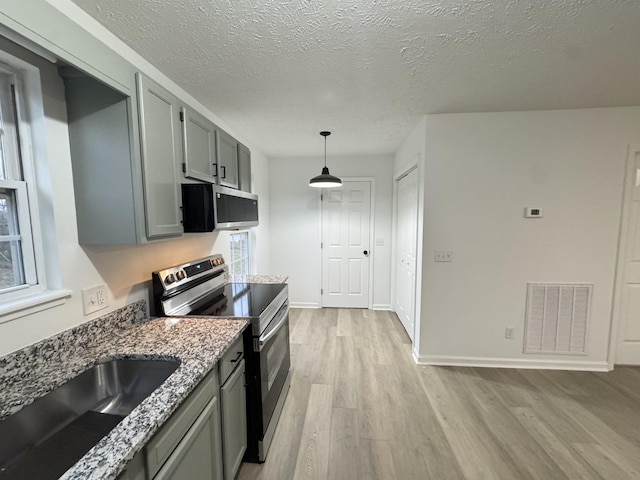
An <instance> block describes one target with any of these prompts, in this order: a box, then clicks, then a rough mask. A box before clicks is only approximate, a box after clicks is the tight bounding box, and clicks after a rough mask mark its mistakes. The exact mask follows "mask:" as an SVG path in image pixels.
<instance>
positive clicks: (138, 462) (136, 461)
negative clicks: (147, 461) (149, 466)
mask: <svg viewBox="0 0 640 480" xmlns="http://www.w3.org/2000/svg"><path fill="white" fill-rule="evenodd" d="M116 480H147V471H146V469H145V468H144V455H143V454H142V453H139V454H138V455H136V456H135V457H133V460H131V461H130V462H129V463H128V464H127V467H126V468H125V470H124V472H122V473H121V474H120V475H118V478H117V479H116Z"/></svg>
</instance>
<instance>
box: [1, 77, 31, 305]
mask: <svg viewBox="0 0 640 480" xmlns="http://www.w3.org/2000/svg"><path fill="white" fill-rule="evenodd" d="M20 125H21V122H20V111H19V108H18V88H17V81H16V76H15V75H14V74H13V73H12V72H11V71H10V70H9V69H7V68H6V67H3V66H1V65H0V295H1V296H2V297H0V298H2V299H3V300H4V299H5V298H6V296H7V294H9V293H11V292H16V291H23V290H25V289H28V288H29V287H30V286H35V285H37V284H38V276H37V272H36V259H35V254H34V246H33V240H32V231H31V212H30V207H29V196H28V189H27V182H26V181H25V178H24V174H23V171H24V170H25V169H23V159H22V149H21V145H20V140H21V138H20V134H21V133H23V132H21V131H20V130H21V129H22V128H24V127H20ZM24 133H25V134H26V132H24Z"/></svg>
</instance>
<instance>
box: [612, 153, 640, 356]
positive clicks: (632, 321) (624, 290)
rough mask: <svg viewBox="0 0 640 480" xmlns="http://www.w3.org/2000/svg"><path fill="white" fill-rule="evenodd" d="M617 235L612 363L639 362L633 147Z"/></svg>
mask: <svg viewBox="0 0 640 480" xmlns="http://www.w3.org/2000/svg"><path fill="white" fill-rule="evenodd" d="M621 235H622V237H621V239H620V253H619V256H620V258H619V260H618V261H619V265H618V268H619V270H620V274H619V277H618V286H617V287H616V288H617V292H616V301H615V305H614V308H615V310H616V317H617V318H618V345H617V348H616V358H615V363H617V364H624V365H640V151H637V150H633V151H632V152H631V157H630V159H629V168H628V169H627V189H626V195H625V204H624V216H623V224H622V230H621Z"/></svg>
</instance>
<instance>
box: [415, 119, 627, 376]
mask: <svg viewBox="0 0 640 480" xmlns="http://www.w3.org/2000/svg"><path fill="white" fill-rule="evenodd" d="M426 136H427V148H426V158H425V172H424V180H425V212H424V249H425V251H424V258H425V265H424V267H425V268H424V270H423V284H422V308H423V310H422V315H421V339H420V340H421V343H420V358H421V360H423V361H427V362H433V363H438V362H442V363H448V364H452V363H462V364H465V363H469V364H478V363H480V364H482V363H485V364H486V363H488V364H491V363H492V362H494V361H498V362H501V363H503V364H510V365H518V364H520V363H521V362H538V363H539V364H545V363H549V362H550V363H551V364H554V365H556V366H558V365H560V366H561V365H564V366H575V367H576V368H581V366H583V367H584V368H605V366H606V359H607V347H608V340H609V330H610V317H611V307H612V292H613V286H614V285H613V282H614V270H615V262H616V253H617V245H618V229H619V223H620V212H621V201H622V190H623V177H624V166H625V162H626V159H627V148H628V145H629V144H633V143H636V144H637V143H639V140H640V108H637V107H634V108H611V109H585V110H573V111H545V112H513V113H487V114H452V115H429V116H427V120H426ZM526 206H533V207H541V208H543V209H544V218H541V219H525V218H524V217H523V211H524V208H525V207H526ZM435 250H448V251H451V252H453V262H452V263H434V262H433V260H432V259H433V252H434V251H435ZM527 282H559V283H592V284H594V290H593V299H592V312H591V313H592V314H591V319H590V331H589V337H588V346H587V355H586V356H584V357H575V356H574V357H568V356H549V355H545V356H535V355H524V354H522V353H521V352H522V341H523V327H524V314H525V298H526V283H527ZM505 326H514V327H516V336H515V339H514V340H506V339H505V338H504V336H505Z"/></svg>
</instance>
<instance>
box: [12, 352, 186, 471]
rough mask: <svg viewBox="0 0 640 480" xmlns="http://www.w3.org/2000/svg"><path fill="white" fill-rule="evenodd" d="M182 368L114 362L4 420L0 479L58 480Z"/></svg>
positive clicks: (174, 363)
mask: <svg viewBox="0 0 640 480" xmlns="http://www.w3.org/2000/svg"><path fill="white" fill-rule="evenodd" d="M178 365H179V362H178V361H177V360H175V361H174V360H139V359H126V360H109V361H107V362H104V363H100V364H98V365H95V366H94V367H91V368H90V369H88V370H86V371H84V372H82V373H81V374H79V375H77V376H76V377H74V378H72V379H71V380H69V381H68V382H67V383H65V384H63V385H61V386H60V387H58V388H56V389H55V390H53V391H52V392H50V393H48V394H47V395H45V396H43V397H41V398H39V399H37V400H36V401H34V402H33V403H32V404H30V405H28V406H26V407H25V408H23V409H22V410H20V411H19V412H17V413H15V414H14V415H11V416H10V417H8V418H6V419H5V420H3V421H0V479H2V480H5V479H14V478H38V479H43V480H44V479H48V478H52V479H54V478H58V477H59V476H60V475H62V473H64V472H65V471H66V470H68V469H69V467H71V466H72V465H73V464H74V463H76V462H77V461H78V460H79V459H80V458H81V457H82V456H83V455H84V454H85V453H86V452H88V451H89V450H90V449H91V448H92V447H93V446H94V445H95V444H96V443H98V442H99V441H100V439H102V438H103V437H104V436H105V435H107V434H108V433H109V432H110V431H111V430H112V429H113V428H114V427H115V426H116V425H117V424H118V423H119V422H120V421H121V420H122V419H123V418H124V417H125V416H127V415H128V414H129V413H131V411H132V410H133V409H134V408H135V407H136V406H137V405H139V404H140V402H142V401H143V400H144V399H145V398H146V397H148V396H149V395H150V394H151V393H152V392H153V391H154V390H155V389H156V388H158V387H159V386H160V385H161V384H162V382H164V381H165V380H166V379H167V378H168V377H169V375H171V374H172V373H173V372H174V371H175V370H176V369H177V368H178Z"/></svg>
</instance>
